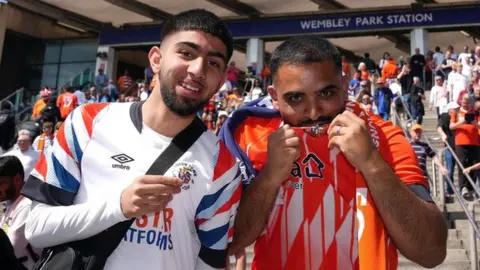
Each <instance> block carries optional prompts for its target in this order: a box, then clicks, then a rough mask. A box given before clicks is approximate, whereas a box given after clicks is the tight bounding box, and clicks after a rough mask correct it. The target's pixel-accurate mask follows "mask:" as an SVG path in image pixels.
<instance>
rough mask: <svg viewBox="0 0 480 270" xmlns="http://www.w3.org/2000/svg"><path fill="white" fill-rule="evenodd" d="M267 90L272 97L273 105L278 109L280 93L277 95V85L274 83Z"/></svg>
mask: <svg viewBox="0 0 480 270" xmlns="http://www.w3.org/2000/svg"><path fill="white" fill-rule="evenodd" d="M267 92H268V94H269V95H270V97H272V104H273V107H274V108H275V109H276V110H278V108H279V106H278V95H277V90H275V87H274V86H273V85H270V86H268V87H267Z"/></svg>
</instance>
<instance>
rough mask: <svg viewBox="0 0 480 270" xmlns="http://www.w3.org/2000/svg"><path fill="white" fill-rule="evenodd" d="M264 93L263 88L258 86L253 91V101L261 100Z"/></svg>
mask: <svg viewBox="0 0 480 270" xmlns="http://www.w3.org/2000/svg"><path fill="white" fill-rule="evenodd" d="M262 93H263V91H262V88H260V87H258V86H257V87H255V88H253V90H252V100H255V99H259V98H260V97H261V96H262Z"/></svg>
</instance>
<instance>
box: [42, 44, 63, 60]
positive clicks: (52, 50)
mask: <svg viewBox="0 0 480 270" xmlns="http://www.w3.org/2000/svg"><path fill="white" fill-rule="evenodd" d="M61 46H62V43H61V42H60V41H50V42H48V43H47V44H46V46H45V57H44V63H58V62H59V61H60V47H61Z"/></svg>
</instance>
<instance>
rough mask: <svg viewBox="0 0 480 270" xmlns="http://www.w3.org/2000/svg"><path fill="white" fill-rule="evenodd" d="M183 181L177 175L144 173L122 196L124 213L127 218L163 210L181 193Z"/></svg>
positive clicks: (121, 202) (121, 203)
mask: <svg viewBox="0 0 480 270" xmlns="http://www.w3.org/2000/svg"><path fill="white" fill-rule="evenodd" d="M182 184H183V181H182V180H180V179H178V178H176V177H169V176H162V175H142V176H139V177H137V178H136V179H135V180H134V181H133V182H132V183H131V184H130V186H128V187H127V188H126V189H125V190H123V192H122V195H121V197H120V205H121V208H122V212H123V215H125V217H127V218H135V217H140V216H142V215H145V214H150V213H154V212H158V211H161V210H163V209H164V208H165V206H167V204H168V203H169V202H170V201H171V200H172V199H173V194H177V193H180V186H181V185H182Z"/></svg>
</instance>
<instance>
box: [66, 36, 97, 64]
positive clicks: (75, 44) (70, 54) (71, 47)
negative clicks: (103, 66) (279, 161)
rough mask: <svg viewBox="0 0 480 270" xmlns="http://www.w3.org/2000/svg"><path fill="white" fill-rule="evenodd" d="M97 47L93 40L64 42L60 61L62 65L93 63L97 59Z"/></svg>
mask: <svg viewBox="0 0 480 270" xmlns="http://www.w3.org/2000/svg"><path fill="white" fill-rule="evenodd" d="M97 47H98V44H97V42H96V41H94V40H72V41H65V42H64V43H63V47H62V55H61V58H60V61H61V62H62V63H65V62H82V61H84V62H87V61H95V60H96V57H97Z"/></svg>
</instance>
